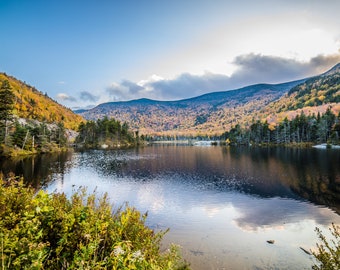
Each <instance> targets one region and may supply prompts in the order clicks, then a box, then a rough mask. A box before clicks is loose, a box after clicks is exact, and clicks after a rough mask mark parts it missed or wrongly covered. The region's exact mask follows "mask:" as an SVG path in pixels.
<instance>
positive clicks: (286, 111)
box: [258, 64, 340, 124]
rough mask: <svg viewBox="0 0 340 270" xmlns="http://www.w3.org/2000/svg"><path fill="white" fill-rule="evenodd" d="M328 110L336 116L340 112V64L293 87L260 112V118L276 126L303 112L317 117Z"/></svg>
mask: <svg viewBox="0 0 340 270" xmlns="http://www.w3.org/2000/svg"><path fill="white" fill-rule="evenodd" d="M328 108H331V110H332V111H333V113H334V114H335V115H338V113H339V112H340V64H337V65H336V66H334V67H333V68H332V69H330V70H329V71H327V72H325V73H324V74H321V75H319V76H315V77H313V78H310V79H307V80H306V81H305V82H303V83H301V84H298V85H297V86H295V87H293V88H292V89H291V90H290V91H289V92H288V93H287V94H285V95H283V96H282V97H281V98H280V99H278V100H276V101H274V102H272V103H270V104H268V106H266V107H265V108H263V109H262V110H260V111H259V113H258V117H259V118H260V119H261V120H265V119H266V120H267V121H268V122H269V123H273V124H276V123H278V122H280V121H282V120H283V119H284V118H285V117H287V118H288V119H292V118H294V117H295V116H296V115H297V114H300V113H301V112H302V111H303V112H304V114H305V115H312V114H315V115H317V114H318V113H320V114H323V113H325V112H326V110H327V109H328Z"/></svg>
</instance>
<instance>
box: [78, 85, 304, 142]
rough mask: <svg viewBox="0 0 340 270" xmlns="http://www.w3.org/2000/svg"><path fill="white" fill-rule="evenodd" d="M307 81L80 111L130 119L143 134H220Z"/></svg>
mask: <svg viewBox="0 0 340 270" xmlns="http://www.w3.org/2000/svg"><path fill="white" fill-rule="evenodd" d="M303 81H304V80H299V81H293V82H288V83H283V84H257V85H252V86H247V87H243V88H240V89H235V90H230V91H223V92H214V93H208V94H204V95H201V96H198V97H194V98H189V99H183V100H178V101H156V100H150V99H138V100H131V101H125V102H109V103H103V104H100V105H98V106H97V107H95V108H93V109H90V110H87V111H85V112H82V113H80V114H81V115H82V116H84V117H85V118H86V119H91V120H95V119H98V118H103V117H105V116H107V117H109V118H110V117H113V118H115V119H117V120H119V121H121V122H127V123H128V124H129V126H130V127H131V128H132V129H134V130H139V131H140V133H141V134H157V135H158V134H168V135H172V136H173V135H184V136H188V135H193V136H195V135H200V134H219V133H222V132H224V131H225V130H228V129H229V128H230V127H231V126H232V125H234V124H236V123H237V122H242V121H243V117H244V115H251V114H252V113H253V112H255V111H257V110H259V109H261V108H262V107H263V106H266V105H267V104H268V103H270V102H271V101H273V100H276V99H278V98H279V97H281V96H282V95H283V94H284V93H287V92H288V91H289V89H291V88H292V87H293V86H295V85H297V84H299V83H301V82H303Z"/></svg>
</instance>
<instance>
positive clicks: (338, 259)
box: [312, 224, 340, 270]
mask: <svg viewBox="0 0 340 270" xmlns="http://www.w3.org/2000/svg"><path fill="white" fill-rule="evenodd" d="M315 231H316V233H317V234H318V237H319V239H320V240H321V243H320V244H316V247H317V250H318V251H317V252H312V254H313V256H314V257H315V258H316V259H317V260H318V264H315V265H313V267H312V268H313V269H314V270H333V269H340V226H336V225H334V224H332V227H331V228H330V231H331V234H332V236H333V238H334V239H326V237H325V236H324V235H323V234H322V232H321V230H320V229H319V228H316V229H315Z"/></svg>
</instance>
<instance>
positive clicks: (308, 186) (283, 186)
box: [83, 146, 340, 213]
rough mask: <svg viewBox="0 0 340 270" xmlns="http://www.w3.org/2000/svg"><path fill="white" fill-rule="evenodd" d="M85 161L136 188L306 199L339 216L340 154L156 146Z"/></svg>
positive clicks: (99, 171)
mask: <svg viewBox="0 0 340 270" xmlns="http://www.w3.org/2000/svg"><path fill="white" fill-rule="evenodd" d="M83 159H84V161H83V162H84V163H86V164H90V166H92V167H93V169H94V170H96V171H98V173H99V174H102V175H104V176H115V177H118V178H120V179H133V181H136V182H153V181H156V179H163V178H164V179H168V181H172V182H176V183H178V184H182V185H187V186H190V187H192V188H193V189H195V190H201V191H209V190H212V191H218V192H225V191H236V192H241V193H245V194H250V195H252V196H256V197H260V198H272V197H281V198H291V199H297V200H301V199H303V200H309V201H311V202H314V203H317V204H322V205H327V206H330V207H332V208H333V209H334V210H335V211H336V212H337V213H340V198H339V190H340V170H339V166H338V164H340V151H317V150H314V149H293V148H220V147H208V148H207V147H168V146H155V147H147V148H144V149H140V150H131V151H130V152H128V153H127V152H121V154H119V153H117V152H114V153H111V152H105V153H104V154H102V152H94V153H93V154H91V155H87V154H84V156H83Z"/></svg>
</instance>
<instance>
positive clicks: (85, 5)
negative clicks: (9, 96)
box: [0, 0, 340, 108]
mask: <svg viewBox="0 0 340 270" xmlns="http://www.w3.org/2000/svg"><path fill="white" fill-rule="evenodd" d="M339 10H340V1H337V0H327V1H321V0H314V1H307V0H300V1H290V0H282V1H280V0H276V1H275V0H272V1H250V0H249V1H245V0H240V1H228V0H171V1H170V0H169V1H165V0H158V1H156V0H145V1H143V0H136V1H132V0H126V1H116V0H97V1H95V0H93V1H90V0H59V1H52V0H31V1H27V0H0V32H1V42H0V71H2V72H6V73H7V74H10V75H13V76H15V77H17V78H18V79H20V80H23V81H26V82H27V83H29V84H30V85H33V86H35V87H36V88H38V89H39V90H40V91H42V92H44V93H45V92H46V93H47V94H48V95H49V96H50V97H52V98H54V99H56V100H57V101H58V102H60V103H62V104H64V105H66V106H68V107H71V108H78V107H87V106H93V105H96V104H98V103H102V102H109V101H119V100H131V99H137V98H143V97H146V98H152V99H158V100H176V99H182V98H188V97H193V96H197V95H201V94H204V93H207V92H213V91H222V90H229V89H235V88H238V87H242V86H245V85H249V84H253V83H263V82H267V83H279V82H285V81H289V80H295V79H299V78H303V77H306V76H311V75H315V74H319V73H321V72H324V71H326V70H327V69H329V68H330V67H332V66H333V65H335V64H336V63H338V62H340V51H339V49H340V16H339V15H338V12H339Z"/></svg>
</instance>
